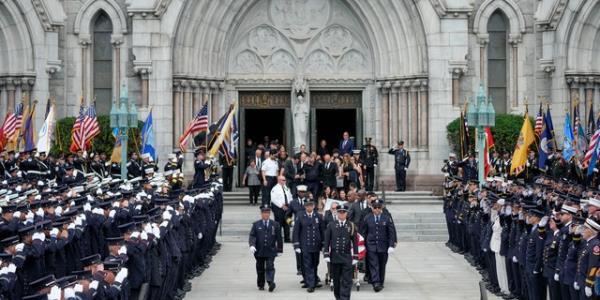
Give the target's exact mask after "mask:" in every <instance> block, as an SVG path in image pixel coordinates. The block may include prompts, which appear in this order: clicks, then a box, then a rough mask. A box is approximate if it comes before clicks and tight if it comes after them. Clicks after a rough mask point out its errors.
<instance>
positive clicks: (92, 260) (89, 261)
mask: <svg viewBox="0 0 600 300" xmlns="http://www.w3.org/2000/svg"><path fill="white" fill-rule="evenodd" d="M101 262H102V257H100V254H94V255H90V256H87V257H84V258H82V259H81V264H82V267H87V266H91V265H95V264H99V263H101Z"/></svg>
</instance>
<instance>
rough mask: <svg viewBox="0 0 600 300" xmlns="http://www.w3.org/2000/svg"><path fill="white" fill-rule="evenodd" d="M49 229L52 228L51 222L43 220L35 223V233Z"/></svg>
mask: <svg viewBox="0 0 600 300" xmlns="http://www.w3.org/2000/svg"><path fill="white" fill-rule="evenodd" d="M49 227H52V221H51V220H44V221H41V222H37V223H35V230H36V231H39V230H42V229H46V228H49Z"/></svg>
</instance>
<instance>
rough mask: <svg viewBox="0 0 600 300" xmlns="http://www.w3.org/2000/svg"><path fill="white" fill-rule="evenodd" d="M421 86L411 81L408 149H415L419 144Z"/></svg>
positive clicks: (417, 81) (415, 81)
mask: <svg viewBox="0 0 600 300" xmlns="http://www.w3.org/2000/svg"><path fill="white" fill-rule="evenodd" d="M420 86H421V81H420V80H413V81H411V86H410V117H411V120H410V135H409V137H410V139H409V140H410V141H409V144H408V147H409V148H412V149H414V148H417V146H418V144H419V138H418V136H419V108H418V107H419V88H420Z"/></svg>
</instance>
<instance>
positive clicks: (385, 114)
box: [381, 81, 391, 147]
mask: <svg viewBox="0 0 600 300" xmlns="http://www.w3.org/2000/svg"><path fill="white" fill-rule="evenodd" d="M390 87H391V84H390V82H389V81H386V82H385V84H384V85H383V88H382V89H381V95H382V96H383V97H382V102H381V126H382V127H381V135H382V139H381V141H382V143H383V145H384V147H389V146H390V125H389V124H390V123H389V121H390V120H389V116H390V115H389V112H390Z"/></svg>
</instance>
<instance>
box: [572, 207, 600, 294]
mask: <svg viewBox="0 0 600 300" xmlns="http://www.w3.org/2000/svg"><path fill="white" fill-rule="evenodd" d="M598 232H600V224H599V223H598V220H597V219H596V218H595V217H589V218H587V219H586V220H585V224H584V226H583V233H582V234H581V237H582V238H583V240H582V243H584V246H583V250H582V251H581V254H580V255H579V259H578V261H577V273H576V275H575V282H574V283H573V286H574V287H575V289H576V290H579V299H581V300H586V299H597V298H596V297H597V296H598V295H596V293H595V292H594V280H595V278H596V271H597V269H598V264H599V263H600V239H598Z"/></svg>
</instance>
